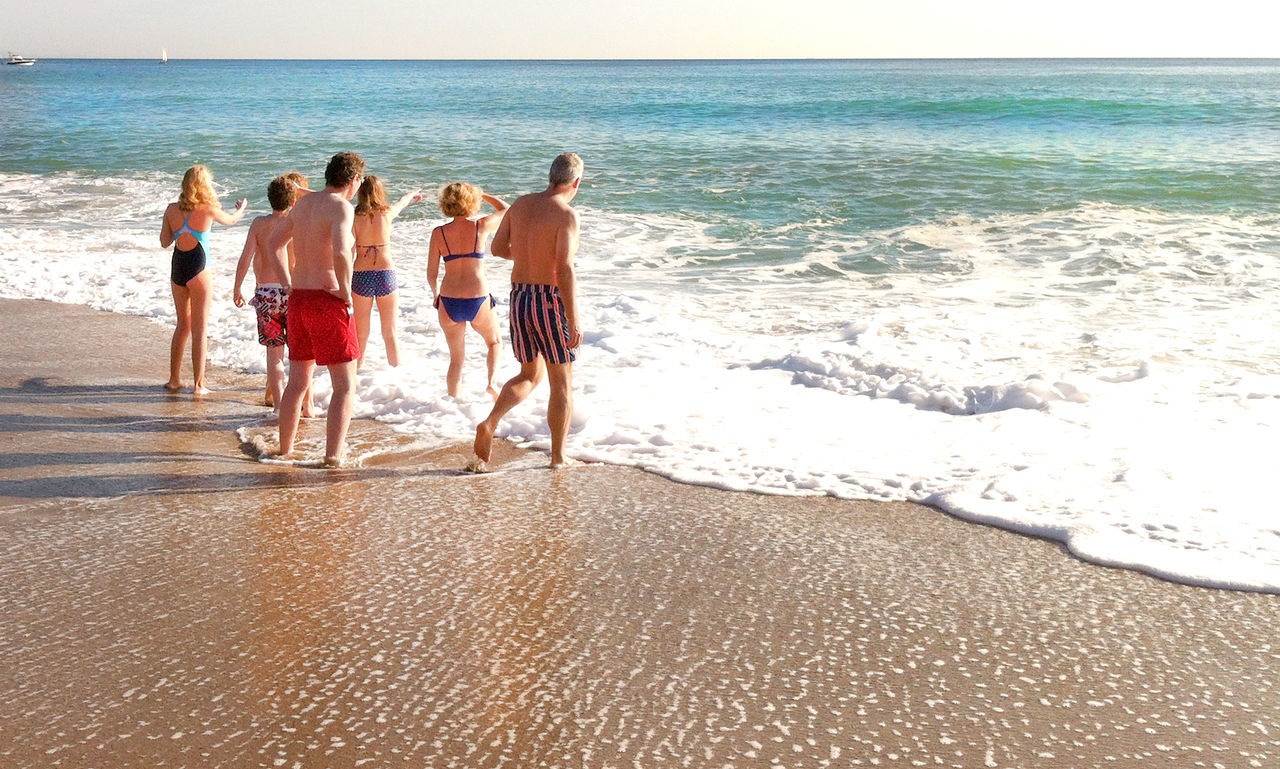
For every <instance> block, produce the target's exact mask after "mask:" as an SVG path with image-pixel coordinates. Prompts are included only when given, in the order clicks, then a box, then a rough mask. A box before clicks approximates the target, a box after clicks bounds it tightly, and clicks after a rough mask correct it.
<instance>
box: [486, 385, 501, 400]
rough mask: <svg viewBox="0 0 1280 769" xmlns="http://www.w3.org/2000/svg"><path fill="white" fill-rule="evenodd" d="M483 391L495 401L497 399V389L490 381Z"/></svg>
mask: <svg viewBox="0 0 1280 769" xmlns="http://www.w3.org/2000/svg"><path fill="white" fill-rule="evenodd" d="M484 391H485V392H487V393H489V397H490V398H493V399H494V400H495V401H496V400H498V391H497V390H496V389H495V388H494V386H493V384H492V383H490V384H489V386H488V387H486V388H484Z"/></svg>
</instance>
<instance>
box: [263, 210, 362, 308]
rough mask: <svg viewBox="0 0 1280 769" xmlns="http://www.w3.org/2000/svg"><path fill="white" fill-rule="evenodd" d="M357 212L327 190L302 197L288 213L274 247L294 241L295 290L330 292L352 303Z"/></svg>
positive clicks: (276, 236)
mask: <svg viewBox="0 0 1280 769" xmlns="http://www.w3.org/2000/svg"><path fill="white" fill-rule="evenodd" d="M354 219H355V210H354V209H353V208H352V207H351V203H350V202H348V201H347V200H346V199H345V198H344V197H343V196H342V194H341V193H337V192H331V191H330V190H328V189H325V190H324V191H323V192H313V193H311V194H310V195H306V196H304V197H302V198H301V199H300V200H298V202H297V203H296V204H294V206H293V210H292V211H290V212H289V218H288V219H287V220H286V223H285V224H284V225H282V226H281V227H280V229H279V230H278V231H277V233H276V235H275V236H274V237H273V238H272V244H273V245H274V244H282V241H283V240H285V239H288V238H290V237H291V238H292V239H293V245H294V252H295V254H296V258H297V261H296V263H295V264H294V266H293V275H292V280H291V284H292V287H293V288H294V289H300V288H301V289H322V290H325V291H331V292H333V293H334V294H335V295H337V296H338V298H340V299H342V300H343V301H344V302H346V303H347V304H351V249H352V247H353V246H354V245H355V236H354V235H352V234H351V223H352V221H353V220H354Z"/></svg>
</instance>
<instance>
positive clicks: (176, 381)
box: [165, 283, 191, 392]
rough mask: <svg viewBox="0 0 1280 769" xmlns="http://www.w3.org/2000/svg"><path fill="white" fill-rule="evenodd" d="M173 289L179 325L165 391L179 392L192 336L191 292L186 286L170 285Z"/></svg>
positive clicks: (174, 333)
mask: <svg viewBox="0 0 1280 769" xmlns="http://www.w3.org/2000/svg"><path fill="white" fill-rule="evenodd" d="M169 288H171V289H173V310H174V315H175V316H176V317H177V324H176V325H175V326H174V329H173V340H172V341H170V342H169V381H168V382H167V383H166V384H165V389H167V390H169V391H170V392H177V391H178V389H179V388H180V387H182V354H183V353H184V352H186V351H187V337H189V336H191V292H190V291H188V290H187V287H186V286H179V285H178V284H177V283H170V284H169Z"/></svg>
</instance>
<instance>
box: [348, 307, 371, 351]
mask: <svg viewBox="0 0 1280 769" xmlns="http://www.w3.org/2000/svg"><path fill="white" fill-rule="evenodd" d="M351 310H352V313H351V314H352V315H353V316H354V317H355V321H356V339H358V340H359V341H360V364H361V365H363V364H364V349H365V345H367V344H368V343H369V325H370V322H371V321H372V315H373V297H371V296H361V295H359V294H353V295H352V296H351Z"/></svg>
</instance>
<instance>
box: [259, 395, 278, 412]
mask: <svg viewBox="0 0 1280 769" xmlns="http://www.w3.org/2000/svg"><path fill="white" fill-rule="evenodd" d="M262 405H263V406H266V407H267V408H269V409H273V408H275V407H276V404H275V401H273V400H271V396H270V395H268V396H267V397H265V398H263V399H262Z"/></svg>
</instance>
